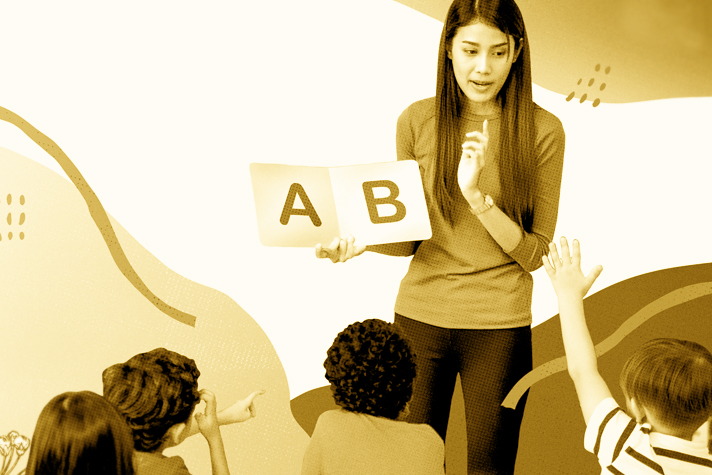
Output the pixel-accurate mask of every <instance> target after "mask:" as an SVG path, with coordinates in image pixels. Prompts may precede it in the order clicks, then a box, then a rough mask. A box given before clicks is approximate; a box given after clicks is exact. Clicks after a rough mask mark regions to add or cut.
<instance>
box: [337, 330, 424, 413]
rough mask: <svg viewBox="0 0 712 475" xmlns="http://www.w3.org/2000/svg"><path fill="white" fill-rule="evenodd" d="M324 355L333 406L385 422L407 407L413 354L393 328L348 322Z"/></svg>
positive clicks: (411, 380)
mask: <svg viewBox="0 0 712 475" xmlns="http://www.w3.org/2000/svg"><path fill="white" fill-rule="evenodd" d="M326 354H327V356H326V360H325V361H324V368H326V379H327V380H328V381H329V382H330V383H331V392H332V393H333V395H334V400H335V401H336V404H338V405H339V406H341V407H342V408H344V409H346V410H349V411H353V412H360V413H364V414H370V415H372V416H379V417H387V418H389V419H396V418H397V417H398V415H399V414H400V413H401V411H403V410H404V409H405V407H406V404H408V401H410V398H411V396H412V395H413V381H414V380H415V354H414V353H413V350H412V349H411V347H410V345H409V344H408V341H407V340H405V338H404V337H403V336H402V335H401V333H400V330H399V329H398V327H397V326H396V325H395V324H393V323H388V322H384V321H383V320H378V319H370V320H364V321H363V322H356V323H352V324H351V325H349V326H348V327H346V329H345V330H344V331H342V332H341V333H339V334H338V335H337V336H336V338H335V339H334V343H333V344H332V345H331V348H329V350H328V351H327V352H326Z"/></svg>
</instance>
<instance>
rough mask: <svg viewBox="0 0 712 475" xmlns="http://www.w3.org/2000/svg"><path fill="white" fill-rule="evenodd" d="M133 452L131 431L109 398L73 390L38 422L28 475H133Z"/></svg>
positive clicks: (49, 406) (51, 404) (50, 405)
mask: <svg viewBox="0 0 712 475" xmlns="http://www.w3.org/2000/svg"><path fill="white" fill-rule="evenodd" d="M133 452H134V450H133V438H132V437H131V430H130V429H129V427H128V425H127V424H126V421H124V419H123V417H121V416H120V415H119V413H118V412H117V411H116V409H114V407H113V406H112V405H111V404H110V403H109V402H108V401H107V400H106V399H104V398H103V397H101V396H99V395H98V394H96V393H93V392H91V391H81V392H68V393H64V394H60V395H59V396H56V397H54V398H53V399H52V400H51V401H50V402H48V403H47V405H46V406H45V407H44V409H42V412H41V413H40V417H39V418H38V419H37V426H36V427H35V432H34V434H33V436H32V445H31V446H30V453H29V455H28V460H27V475H95V474H105V475H133V473H134V470H133V462H132V457H133Z"/></svg>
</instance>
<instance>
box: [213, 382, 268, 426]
mask: <svg viewBox="0 0 712 475" xmlns="http://www.w3.org/2000/svg"><path fill="white" fill-rule="evenodd" d="M264 393H265V390H264V389H263V390H261V391H255V392H253V393H252V394H250V395H249V396H247V397H246V398H245V399H243V400H242V401H237V402H236V403H235V404H233V405H232V406H230V407H228V408H226V409H223V410H222V411H220V415H221V416H222V417H223V418H224V422H223V424H234V423H236V422H245V421H246V420H248V419H251V418H253V417H256V416H257V409H256V408H255V398H256V397H257V396H261V395H262V394H264Z"/></svg>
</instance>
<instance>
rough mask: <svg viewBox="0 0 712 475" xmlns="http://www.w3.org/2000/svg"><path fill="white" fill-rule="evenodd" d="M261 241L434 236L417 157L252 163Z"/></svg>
mask: <svg viewBox="0 0 712 475" xmlns="http://www.w3.org/2000/svg"><path fill="white" fill-rule="evenodd" d="M250 175H251V177H252V191H253V194H254V197H255V208H256V211H257V227H258V229H259V233H260V241H261V242H262V244H263V245H265V246H280V247H313V246H315V245H316V244H318V243H321V244H325V245H327V244H329V243H331V241H332V240H333V239H334V238H335V237H343V236H346V235H348V234H352V235H353V236H354V237H356V240H357V242H358V243H359V244H385V243H391V242H402V241H421V240H424V239H430V236H431V235H432V232H431V229H430V218H429V217H428V209H427V205H426V203H425V195H424V193H423V184H422V181H421V178H420V171H419V169H418V164H417V163H416V162H415V161H413V160H406V161H400V162H386V163H374V164H369V165H353V166H346V167H332V168H326V167H304V166H294V165H278V164H268V163H252V164H250Z"/></svg>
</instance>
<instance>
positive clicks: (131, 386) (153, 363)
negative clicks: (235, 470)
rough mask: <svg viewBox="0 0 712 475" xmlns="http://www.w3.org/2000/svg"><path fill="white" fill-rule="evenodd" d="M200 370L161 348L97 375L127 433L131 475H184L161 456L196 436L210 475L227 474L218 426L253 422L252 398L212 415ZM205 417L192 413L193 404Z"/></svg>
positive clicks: (178, 463)
mask: <svg viewBox="0 0 712 475" xmlns="http://www.w3.org/2000/svg"><path fill="white" fill-rule="evenodd" d="M199 376H200V371H198V367H197V366H196V364H195V361H194V360H192V359H190V358H187V357H185V356H183V355H181V354H179V353H176V352H174V351H170V350H167V349H165V348H156V349H155V350H152V351H149V352H146V353H140V354H138V355H136V356H133V357H132V358H130V359H129V360H128V361H127V362H125V363H119V364H115V365H113V366H110V367H109V368H107V369H105V370H104V372H103V374H102V380H103V383H104V396H105V397H106V399H107V400H109V401H110V402H111V403H112V404H114V405H115V406H116V408H117V409H118V411H119V413H120V414H121V415H122V416H124V418H125V419H126V422H128V425H129V427H130V428H131V431H132V432H133V440H134V447H135V449H136V452H135V454H134V465H135V467H136V475H144V474H155V473H160V474H162V475H188V474H190V472H189V471H188V468H187V467H186V465H185V462H184V461H183V459H182V458H181V457H180V456H174V457H166V456H164V455H163V451H164V450H165V449H167V448H169V447H174V446H176V445H178V444H180V443H181V442H183V441H184V440H185V439H186V438H187V437H189V436H191V435H194V434H196V433H197V432H198V431H200V433H201V434H203V436H204V437H205V439H206V440H207V441H208V446H209V449H210V459H211V463H212V473H213V475H229V473H230V472H229V469H228V464H227V460H226V458H225V450H224V447H223V441H222V436H221V434H220V428H219V426H220V425H224V424H230V423H234V422H243V421H245V420H247V419H250V418H251V417H255V414H256V412H255V406H254V398H255V397H256V396H257V395H259V394H262V393H263V392H264V391H257V392H254V393H252V394H251V395H250V396H249V397H248V398H247V399H244V400H242V401H238V402H237V403H235V404H233V405H232V406H230V407H229V408H227V409H225V410H224V411H221V412H220V413H217V411H216V401H215V395H214V394H213V393H212V392H210V391H208V390H205V389H203V390H200V391H199V390H198V377H199ZM201 400H203V401H205V403H206V407H205V412H204V413H197V414H195V417H194V419H195V422H197V427H196V423H195V422H194V421H193V417H192V416H193V412H194V410H195V408H196V406H197V405H198V403H199V402H200V401H201Z"/></svg>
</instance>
